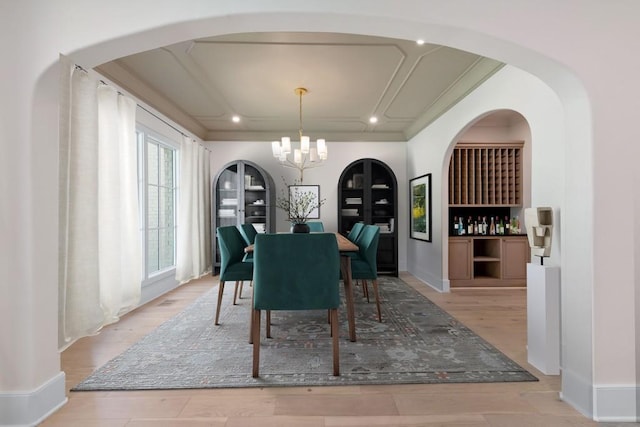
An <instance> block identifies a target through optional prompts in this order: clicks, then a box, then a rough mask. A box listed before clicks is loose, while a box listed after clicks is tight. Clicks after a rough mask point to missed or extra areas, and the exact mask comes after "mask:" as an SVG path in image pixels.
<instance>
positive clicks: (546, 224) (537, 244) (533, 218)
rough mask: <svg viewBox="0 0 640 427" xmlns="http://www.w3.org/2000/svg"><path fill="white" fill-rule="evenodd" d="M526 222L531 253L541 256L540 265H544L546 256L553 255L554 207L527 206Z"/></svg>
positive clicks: (525, 212) (525, 211)
mask: <svg viewBox="0 0 640 427" xmlns="http://www.w3.org/2000/svg"><path fill="white" fill-rule="evenodd" d="M524 223H525V227H526V228H527V238H528V240H529V246H530V247H531V253H532V254H533V255H535V256H539V257H540V265H544V258H545V257H548V256H550V255H551V234H552V232H553V209H551V208H527V209H525V210H524Z"/></svg>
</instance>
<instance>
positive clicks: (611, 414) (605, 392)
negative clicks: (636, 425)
mask: <svg viewBox="0 0 640 427" xmlns="http://www.w3.org/2000/svg"><path fill="white" fill-rule="evenodd" d="M637 396H640V388H638V387H636V386H635V385H622V386H620V385H605V386H595V387H594V388H593V401H594V404H593V407H594V411H593V419H594V420H595V421H602V422H637V421H640V418H639V417H638V402H637V401H636V399H637Z"/></svg>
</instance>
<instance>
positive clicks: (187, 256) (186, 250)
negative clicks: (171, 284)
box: [176, 137, 211, 283]
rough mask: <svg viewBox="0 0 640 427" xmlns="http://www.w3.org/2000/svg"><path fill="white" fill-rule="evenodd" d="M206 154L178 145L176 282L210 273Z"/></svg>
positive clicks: (190, 143) (184, 143)
mask: <svg viewBox="0 0 640 427" xmlns="http://www.w3.org/2000/svg"><path fill="white" fill-rule="evenodd" d="M209 154H210V153H209V150H207V149H205V148H204V147H202V146H201V145H200V144H198V143H197V142H195V141H193V140H191V139H189V138H188V137H184V138H183V140H182V143H181V144H180V181H179V185H180V188H179V191H178V194H179V196H178V235H177V237H178V239H177V251H176V253H177V256H176V258H177V259H176V280H178V281H179V282H180V283H184V282H188V281H189V280H192V279H196V278H198V277H201V276H203V275H204V274H206V273H208V272H210V271H211V197H210V185H211V165H210V156H209Z"/></svg>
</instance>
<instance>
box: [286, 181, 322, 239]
mask: <svg viewBox="0 0 640 427" xmlns="http://www.w3.org/2000/svg"><path fill="white" fill-rule="evenodd" d="M285 187H286V188H287V190H288V191H287V192H286V193H285V191H284V190H283V192H282V194H281V196H280V197H278V198H276V207H277V208H279V209H282V210H283V211H285V212H286V213H287V216H288V221H290V222H291V223H292V224H293V227H292V231H293V232H294V233H308V232H309V226H308V225H307V224H306V222H307V220H309V219H318V218H320V206H321V205H322V204H323V203H324V199H320V186H319V185H299V184H298V183H297V182H296V183H294V185H286V182H285ZM298 224H304V226H306V227H304V226H298V227H296V226H297V225H298ZM304 230H306V231H304Z"/></svg>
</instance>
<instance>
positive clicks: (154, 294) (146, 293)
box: [138, 273, 180, 306]
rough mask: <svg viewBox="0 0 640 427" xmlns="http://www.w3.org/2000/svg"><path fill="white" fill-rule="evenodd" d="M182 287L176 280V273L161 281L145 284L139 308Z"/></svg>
mask: <svg viewBox="0 0 640 427" xmlns="http://www.w3.org/2000/svg"><path fill="white" fill-rule="evenodd" d="M178 286H180V283H178V281H177V280H176V279H175V273H173V274H171V275H166V276H165V277H162V278H161V279H160V280H155V281H153V282H151V283H148V284H145V285H144V286H143V287H142V292H141V295H140V304H139V305H138V306H142V305H144V304H146V303H148V302H149V301H153V300H154V299H156V298H158V297H159V296H161V295H164V294H166V293H167V292H169V291H172V290H174V289H175V288H177V287H178Z"/></svg>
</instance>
